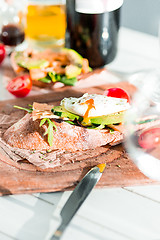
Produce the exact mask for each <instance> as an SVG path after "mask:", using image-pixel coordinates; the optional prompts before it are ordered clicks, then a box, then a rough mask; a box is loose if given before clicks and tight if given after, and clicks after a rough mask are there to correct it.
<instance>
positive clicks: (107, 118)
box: [90, 111, 124, 125]
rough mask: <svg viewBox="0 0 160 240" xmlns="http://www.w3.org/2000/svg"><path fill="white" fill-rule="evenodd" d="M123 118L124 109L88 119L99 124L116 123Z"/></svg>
mask: <svg viewBox="0 0 160 240" xmlns="http://www.w3.org/2000/svg"><path fill="white" fill-rule="evenodd" d="M123 120H124V111H122V112H117V113H112V114H108V115H104V116H99V117H94V118H91V119H90V121H91V123H92V124H100V125H101V124H102V125H109V124H116V123H120V122H123Z"/></svg>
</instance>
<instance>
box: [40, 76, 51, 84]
mask: <svg viewBox="0 0 160 240" xmlns="http://www.w3.org/2000/svg"><path fill="white" fill-rule="evenodd" d="M38 81H40V82H44V83H51V82H52V79H51V78H50V77H49V76H48V75H47V76H46V77H44V78H40V79H38Z"/></svg>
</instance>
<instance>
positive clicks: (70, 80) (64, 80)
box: [59, 76, 77, 86]
mask: <svg viewBox="0 0 160 240" xmlns="http://www.w3.org/2000/svg"><path fill="white" fill-rule="evenodd" d="M59 82H61V83H64V84H65V85H68V86H74V85H75V83H76V82H77V78H76V77H73V78H67V77H66V76H62V77H61V79H60V80H59Z"/></svg>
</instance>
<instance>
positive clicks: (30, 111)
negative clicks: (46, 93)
mask: <svg viewBox="0 0 160 240" xmlns="http://www.w3.org/2000/svg"><path fill="white" fill-rule="evenodd" d="M28 106H29V107H30V108H24V107H20V106H16V105H14V106H13V107H14V108H17V109H20V110H24V111H27V112H28V113H32V111H33V107H32V105H28Z"/></svg>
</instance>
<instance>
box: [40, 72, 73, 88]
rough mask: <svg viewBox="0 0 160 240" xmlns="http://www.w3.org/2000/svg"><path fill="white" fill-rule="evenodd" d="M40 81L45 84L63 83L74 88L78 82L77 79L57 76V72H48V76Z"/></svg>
mask: <svg viewBox="0 0 160 240" xmlns="http://www.w3.org/2000/svg"><path fill="white" fill-rule="evenodd" d="M38 81H41V82H44V83H51V82H61V83H63V84H64V85H67V86H74V85H75V83H76V82H77V78H76V77H73V78H67V77H66V75H60V74H56V73H55V72H48V74H47V76H46V77H44V78H41V79H39V80H38Z"/></svg>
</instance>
